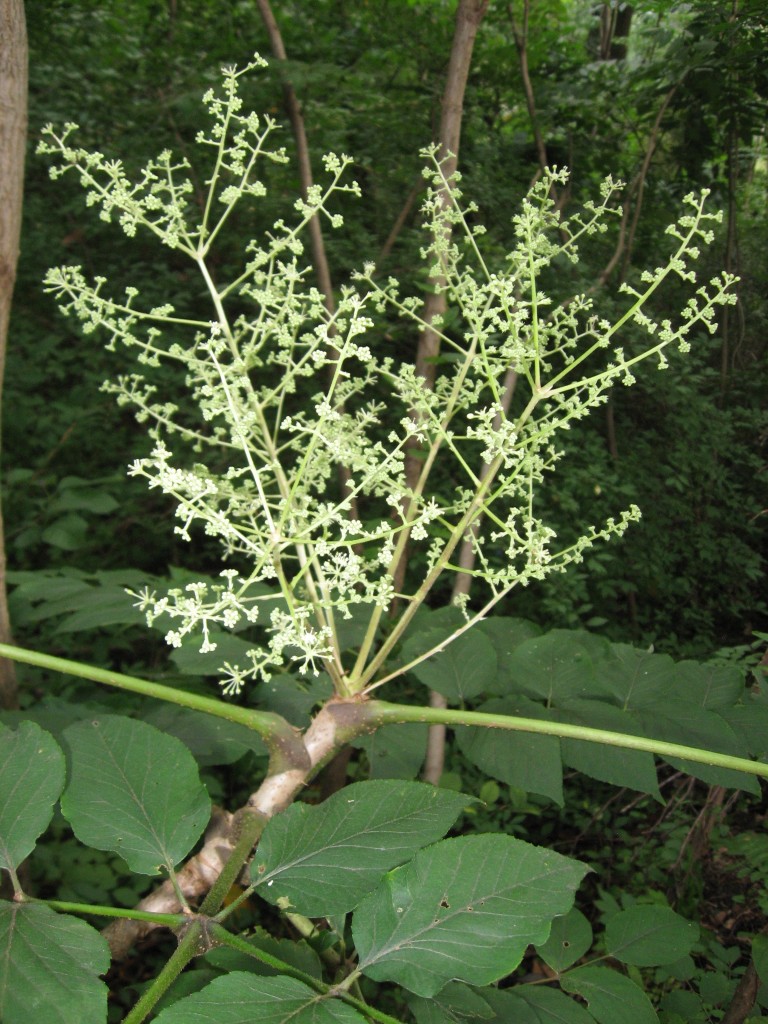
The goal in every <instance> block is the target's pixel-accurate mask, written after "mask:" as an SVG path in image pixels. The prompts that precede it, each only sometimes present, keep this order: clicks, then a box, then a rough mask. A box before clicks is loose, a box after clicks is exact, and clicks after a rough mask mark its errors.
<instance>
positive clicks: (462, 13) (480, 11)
mask: <svg viewBox="0 0 768 1024" xmlns="http://www.w3.org/2000/svg"><path fill="white" fill-rule="evenodd" d="M487 8H488V0H459V5H458V8H457V10H456V28H455V30H454V34H453V45H452V47H451V57H450V60H449V62H448V70H447V72H446V79H445V89H444V91H443V99H442V113H441V116H440V138H439V139H438V145H439V158H440V160H441V161H442V162H443V163H442V166H443V173H444V177H445V179H446V180H450V178H451V175H452V174H453V173H454V172H455V171H456V167H457V165H458V158H459V141H460V139H461V119H462V114H463V112H464V93H465V92H466V88H467V78H468V77H469V67H470V63H471V61H472V51H473V49H474V46H475V38H476V36H477V30H478V28H479V27H480V22H481V21H482V19H483V16H484V15H485V12H486V10H487ZM442 201H443V202H444V203H446V204H447V203H448V201H449V197H448V191H447V189H446V190H444V192H443V196H442ZM447 241H450V239H447ZM444 284H445V279H444V278H443V277H442V275H440V274H438V275H437V276H435V277H430V279H429V286H430V288H431V289H432V290H431V291H430V292H429V294H428V295H427V298H426V301H425V303H424V309H423V311H422V314H421V317H422V319H423V321H424V322H425V323H426V324H427V325H429V324H430V323H431V322H432V320H433V319H434V317H436V316H442V314H443V313H445V310H446V297H445V293H444V292H443V291H441V288H442V286H443V285H444ZM439 353H440V337H439V335H438V334H437V333H436V332H435V331H433V330H432V329H431V328H430V327H429V326H427V327H425V328H424V330H423V331H422V333H421V335H420V337H419V343H418V347H417V349H416V374H417V376H419V377H423V378H424V380H425V381H426V383H427V385H428V387H432V386H433V385H434V382H435V371H436V364H435V360H436V359H437V356H438V355H439ZM421 467H422V462H421V459H420V458H419V455H418V452H416V451H414V450H413V446H411V448H410V450H409V451H407V452H406V457H405V477H406V482H407V484H408V486H409V487H411V488H413V487H415V485H416V482H417V481H418V478H419V473H420V472H421ZM407 562H408V552H407V551H404V552H403V557H402V558H401V559H400V564H399V565H398V566H397V569H396V572H395V591H396V592H398V591H400V590H402V588H403V579H404V577H405V567H406V565H407Z"/></svg>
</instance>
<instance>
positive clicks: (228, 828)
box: [102, 700, 370, 960]
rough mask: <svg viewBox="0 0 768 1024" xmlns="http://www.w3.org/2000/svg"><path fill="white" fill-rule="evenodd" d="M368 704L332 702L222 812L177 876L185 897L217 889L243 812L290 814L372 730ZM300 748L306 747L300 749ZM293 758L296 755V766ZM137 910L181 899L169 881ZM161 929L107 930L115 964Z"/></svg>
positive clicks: (120, 926)
mask: <svg viewBox="0 0 768 1024" xmlns="http://www.w3.org/2000/svg"><path fill="white" fill-rule="evenodd" d="M366 717H367V716H366V715H365V712H364V703H363V702H362V701H359V700H351V701H343V700H338V701H335V700H334V701H329V703H328V704H327V705H326V706H325V707H324V708H322V709H321V711H320V712H319V713H318V715H317V717H316V718H315V719H314V720H313V722H312V724H311V725H310V726H309V728H308V729H307V731H306V733H305V734H304V736H303V737H298V736H297V745H296V746H294V747H293V748H292V750H291V752H290V755H289V754H288V753H287V752H286V751H284V754H285V757H284V760H283V763H282V766H281V767H280V769H279V770H277V771H276V772H274V773H272V772H270V774H269V775H267V777H266V778H265V779H264V781H263V782H262V784H261V785H260V786H259V788H258V789H257V790H256V792H255V793H252V794H251V796H250V798H249V799H248V803H247V804H246V806H245V807H244V808H241V811H240V812H238V813H236V814H230V813H229V812H227V811H222V810H219V811H217V812H216V814H215V815H214V818H213V819H212V820H211V824H210V826H209V828H208V832H207V833H206V838H205V842H204V844H203V847H202V849H201V850H200V851H199V853H197V854H195V856H194V857H192V858H190V860H189V861H187V863H186V864H185V865H184V867H183V868H182V869H181V870H180V871H179V872H178V873H177V876H176V877H177V882H178V886H179V889H180V891H181V892H182V893H183V894H184V897H185V899H186V900H187V902H188V903H190V904H192V905H197V904H198V903H199V902H200V900H202V899H203V897H204V896H205V895H206V893H207V892H208V891H209V890H210V889H211V888H212V886H213V885H214V883H215V882H216V880H217V879H218V877H219V875H220V874H221V872H222V871H223V870H224V866H225V865H226V863H227V861H228V860H229V857H230V855H231V853H232V850H233V849H234V847H235V845H236V843H237V841H238V839H239V831H240V829H239V825H240V819H241V817H242V814H245V813H253V812H254V811H256V812H258V813H259V815H261V816H263V818H264V819H265V820H268V819H269V818H271V817H272V816H273V815H274V814H277V813H279V812H280V811H282V810H284V809H285V808H286V807H287V806H288V805H289V804H290V803H292V801H293V800H295V799H296V797H297V795H298V794H299V793H300V792H301V790H302V788H303V787H304V786H305V785H306V784H307V782H308V781H309V780H310V779H311V778H312V776H313V775H315V773H316V772H317V771H319V769H320V768H322V767H323V765H325V764H326V763H327V762H328V761H330V759H331V758H332V757H333V756H334V755H335V754H336V753H337V752H338V750H340V749H341V747H343V746H344V745H345V744H346V743H347V742H348V741H349V740H350V739H352V738H353V737H354V736H356V735H358V734H359V733H361V732H363V731H366V729H369V728H370V726H369V725H368V723H367V722H366ZM299 748H300V749H299ZM289 756H293V757H294V764H293V766H292V767H291V766H290V763H289ZM136 909H137V910H143V911H148V912H150V913H156V914H167V913H177V912H178V911H179V909H180V907H179V902H178V899H177V898H176V894H175V892H174V890H173V886H172V885H171V883H170V881H166V882H163V883H162V885H160V886H158V888H157V889H155V890H154V892H152V893H150V894H149V896H145V897H144V899H143V900H141V901H140V902H139V903H138V904H137V905H136ZM156 927H158V926H157V925H154V924H152V923H150V922H147V921H135V920H131V919H129V918H120V919H117V920H115V921H113V922H112V923H111V924H109V925H108V926H107V927H106V928H105V929H104V930H103V932H102V934H103V935H104V937H105V938H106V940H107V942H108V943H109V947H110V950H111V952H112V958H113V959H114V960H121V959H124V958H125V957H126V956H127V954H128V951H129V950H130V948H131V946H132V945H134V943H135V942H137V941H138V939H140V938H142V937H143V936H144V935H147V934H148V933H149V932H150V931H153V930H154V929H155V928H156Z"/></svg>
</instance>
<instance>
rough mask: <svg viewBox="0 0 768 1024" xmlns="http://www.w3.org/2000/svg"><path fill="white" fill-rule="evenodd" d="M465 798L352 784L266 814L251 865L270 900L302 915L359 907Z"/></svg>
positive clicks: (388, 784) (420, 787)
mask: <svg viewBox="0 0 768 1024" xmlns="http://www.w3.org/2000/svg"><path fill="white" fill-rule="evenodd" d="M469 801H470V798H469V797H467V796H464V795H463V794H461V793H452V792H450V791H449V790H445V789H437V788H435V787H434V786H428V785H426V784H425V783H422V782H399V781H385V780H380V781H376V782H357V783H354V784H353V785H351V786H347V787H346V788H345V789H342V790H340V791H339V792H338V793H334V795H333V796H332V797H329V799H328V800H326V801H325V802H324V803H322V804H320V805H318V806H316V807H312V806H310V805H308V804H293V805H292V806H290V807H289V808H287V810H285V811H284V812H283V813H282V814H279V815H277V816H276V817H274V818H272V819H271V820H270V821H269V822H268V824H267V826H266V828H265V829H264V833H263V835H262V837H261V842H260V843H259V849H258V851H257V854H256V857H255V858H254V861H253V863H252V865H251V878H252V880H253V881H254V882H256V883H257V884H258V886H259V890H258V891H259V893H260V894H261V895H262V896H263V897H264V898H265V899H267V900H269V902H270V903H275V904H276V903H280V904H281V905H287V904H284V901H287V903H288V904H290V906H291V907H293V908H295V909H296V910H297V911H298V912H299V913H300V914H305V915H306V916H307V917H327V916H329V915H332V914H343V913H346V912H347V911H348V910H351V909H352V908H353V907H355V906H357V904H358V903H359V902H360V900H361V899H362V898H363V896H365V895H367V893H369V892H370V891H371V890H372V889H373V888H374V887H375V886H376V885H377V883H378V882H379V880H380V879H381V876H382V875H383V874H384V873H385V872H387V871H389V870H390V869H391V868H393V867H396V866H397V865H398V864H402V863H403V862H404V861H407V860H410V859H411V857H412V856H413V855H414V854H415V853H416V851H417V850H420V849H421V847H422V846H426V845H427V844H428V843H433V842H435V840H437V839H440V838H441V837H442V836H444V835H445V833H446V832H447V831H448V829H449V828H450V827H451V825H452V824H453V823H454V821H455V820H456V818H457V816H458V814H459V812H460V811H461V810H462V809H463V808H464V807H466V805H467V803H468V802H469Z"/></svg>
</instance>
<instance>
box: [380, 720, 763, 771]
mask: <svg viewBox="0 0 768 1024" xmlns="http://www.w3.org/2000/svg"><path fill="white" fill-rule="evenodd" d="M362 707H363V706H361V710H362ZM364 708H365V711H364V713H365V716H366V718H367V720H368V721H369V723H370V724H371V725H372V726H374V727H376V726H382V725H392V724H395V723H403V722H428V723H432V722H437V723H440V724H443V725H452V726H461V725H464V726H483V727H485V728H488V729H509V730H511V731H514V732H533V733H539V734H540V735H543V736H559V737H561V738H563V739H573V740H585V741H586V742H588V743H603V744H605V745H606V746H609V747H623V748H625V749H627V750H644V751H647V752H648V753H649V754H658V755H659V757H679V758H683V759H684V760H686V761H695V762H696V763H697V764H709V765H714V766H715V767H717V768H730V769H731V770H733V771H737V772H745V773H747V774H749V775H758V776H761V777H762V778H764V779H768V764H765V763H764V762H761V761H750V760H749V759H747V758H745V757H734V756H733V755H731V754H721V753H719V752H718V751H716V750H703V749H702V748H700V747H687V746H685V745H683V744H682V743H667V742H666V741H665V740H656V739H652V738H651V739H649V738H647V737H645V736H633V735H631V734H629V733H622V732H611V731H609V730H608V729H592V728H590V727H588V726H585V725H571V724H569V723H567V722H553V721H544V720H542V719H538V718H518V717H516V716H513V715H495V714H490V713H488V712H484V711H462V710H460V709H454V708H431V707H426V706H421V705H416V706H412V705H406V704H389V703H386V702H385V701H371V702H370V703H369V704H368V705H367V706H364Z"/></svg>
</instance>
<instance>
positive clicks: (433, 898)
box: [352, 835, 588, 997]
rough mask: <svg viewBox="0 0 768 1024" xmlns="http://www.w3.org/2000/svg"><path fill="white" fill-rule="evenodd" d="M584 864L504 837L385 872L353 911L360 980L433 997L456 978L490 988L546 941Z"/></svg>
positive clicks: (429, 853) (435, 849) (425, 853)
mask: <svg viewBox="0 0 768 1024" xmlns="http://www.w3.org/2000/svg"><path fill="white" fill-rule="evenodd" d="M587 870H588V868H587V867H586V865H584V864H581V863H579V862H578V861H575V860H570V859H569V858H567V857H562V856H560V855H559V854H556V853H551V852H550V851H548V850H544V849H540V848H538V847H535V846H531V845H530V844H528V843H524V842H521V841H520V840H518V839H513V838H511V837H510V836H504V835H484V836H471V837H460V838H458V839H447V840H445V841H443V842H441V843H436V844H435V845H434V846H431V847H429V848H427V849H426V850H422V851H421V852H420V853H419V854H417V855H416V857H414V859H413V860H412V861H411V863H410V864H407V865H405V867H402V868H399V869H398V870H396V871H392V872H390V874H389V875H387V877H386V878H385V879H384V880H383V881H382V883H381V885H380V886H379V887H378V889H377V890H376V891H375V892H373V893H372V894H371V895H370V896H369V897H368V898H367V899H366V900H365V901H364V902H363V903H362V904H361V905H360V906H359V907H358V909H357V911H356V912H355V915H354V918H353V925H352V933H353V936H354V940H355V946H356V948H357V951H358V954H359V957H360V968H361V970H362V971H363V973H364V974H367V975H368V976H369V977H371V978H373V979H374V980H376V981H395V982H397V983H398V984H400V985H402V986H403V987H404V988H407V989H408V990H409V991H411V992H414V993H415V994H416V995H420V996H425V997H429V996H433V995H434V994H435V993H437V992H439V991H440V989H441V988H442V987H443V986H444V985H445V984H446V983H447V982H448V981H451V980H453V979H456V980H457V981H467V982H471V983H472V984H473V985H488V984H490V983H491V982H494V981H496V980H498V979H499V978H502V977H504V975H506V974H509V973H510V971H512V970H514V968H515V967H517V965H518V964H519V963H520V960H521V959H522V956H523V953H524V952H525V949H526V947H527V946H528V945H529V944H530V943H540V942H544V941H545V940H546V938H547V936H548V934H549V929H550V925H551V921H552V918H553V917H555V916H557V915H558V914H564V913H565V912H566V911H567V910H569V909H570V907H571V905H572V903H573V893H574V891H575V890H576V888H577V887H578V885H579V883H580V882H581V880H582V878H583V877H584V875H585V874H586V873H587Z"/></svg>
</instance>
